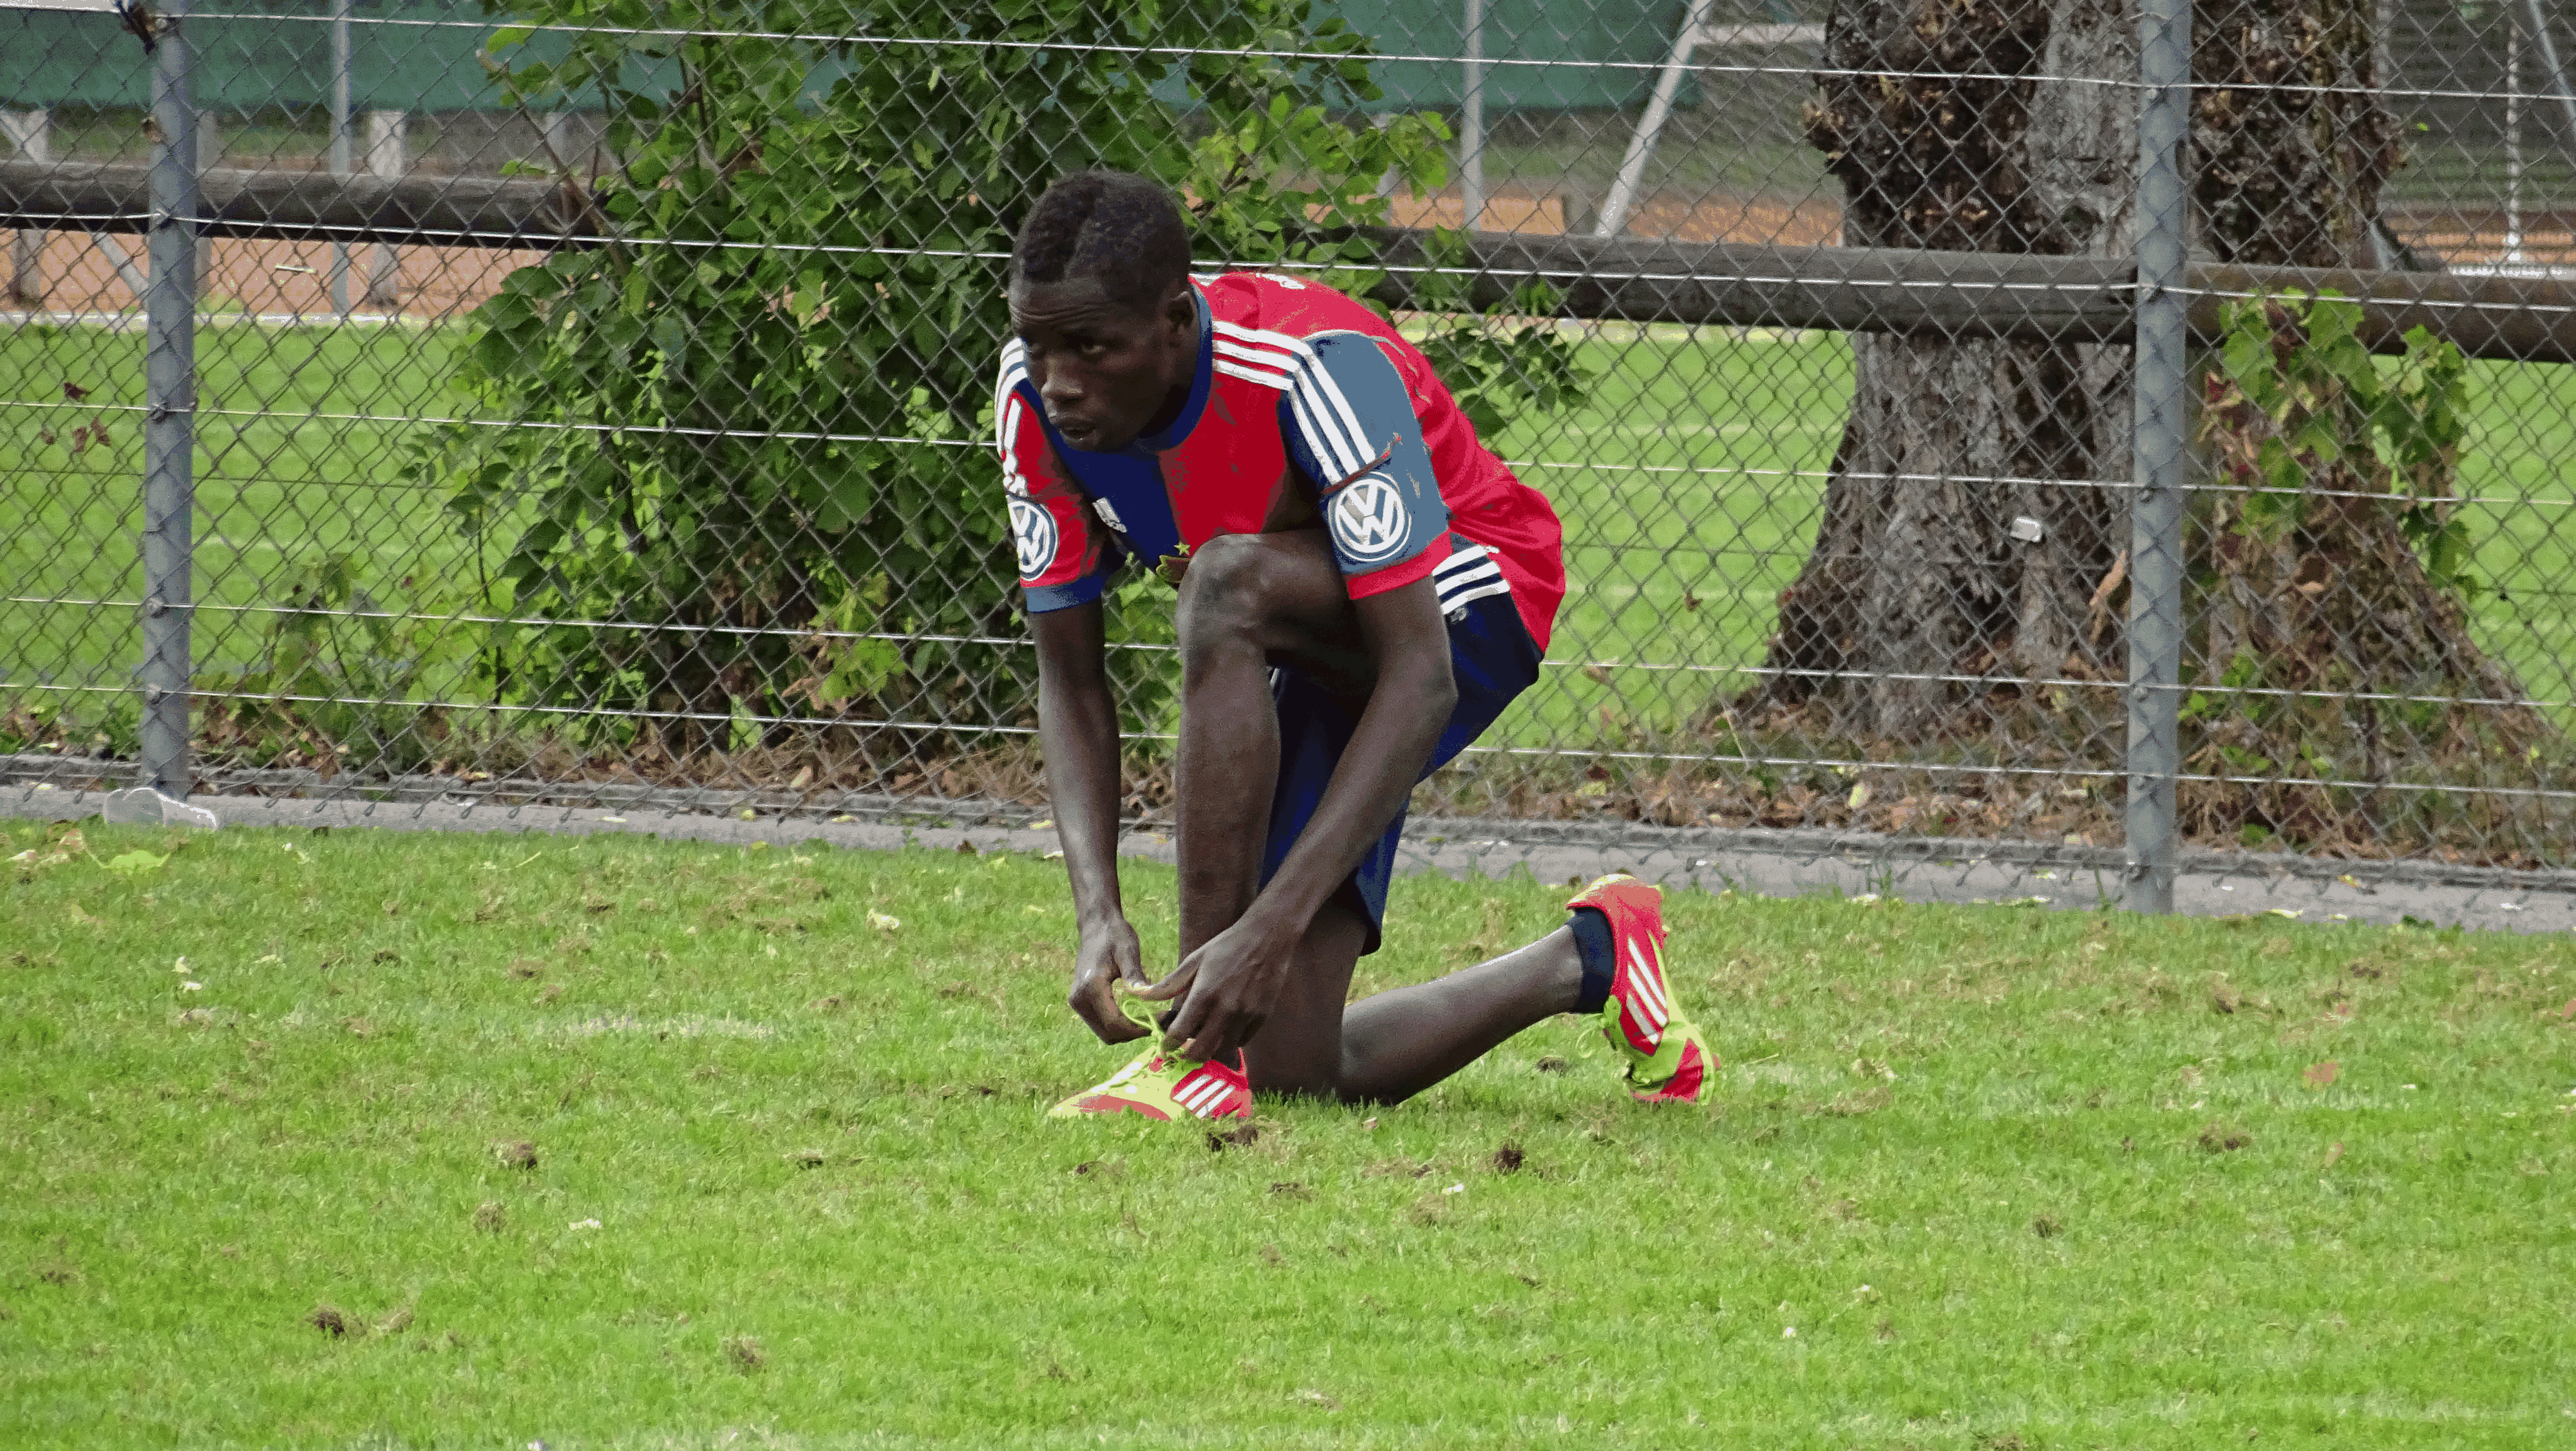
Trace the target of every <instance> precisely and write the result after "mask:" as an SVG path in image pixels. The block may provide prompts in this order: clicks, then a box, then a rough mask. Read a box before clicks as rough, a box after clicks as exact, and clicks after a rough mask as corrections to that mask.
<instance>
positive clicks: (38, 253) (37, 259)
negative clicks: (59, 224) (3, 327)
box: [0, 107, 54, 306]
mask: <svg viewBox="0 0 2576 1451" xmlns="http://www.w3.org/2000/svg"><path fill="white" fill-rule="evenodd" d="M0 129H5V130H7V131H8V133H9V137H8V139H9V142H10V144H11V145H13V146H15V147H16V148H17V150H18V154H19V155H21V156H24V157H25V158H27V159H28V160H29V161H37V162H44V161H51V160H53V159H54V127H53V115H52V113H51V112H48V111H46V110H45V109H44V108H42V107H38V108H37V109H35V110H32V111H16V112H9V111H0ZM44 271H45V233H43V232H40V231H38V230H36V229H35V228H33V227H20V228H19V229H18V230H17V231H15V232H13V233H11V234H10V238H9V300H10V301H11V302H22V303H26V304H28V305H29V306H34V305H35V304H37V303H40V302H43V301H44V300H45V277H44Z"/></svg>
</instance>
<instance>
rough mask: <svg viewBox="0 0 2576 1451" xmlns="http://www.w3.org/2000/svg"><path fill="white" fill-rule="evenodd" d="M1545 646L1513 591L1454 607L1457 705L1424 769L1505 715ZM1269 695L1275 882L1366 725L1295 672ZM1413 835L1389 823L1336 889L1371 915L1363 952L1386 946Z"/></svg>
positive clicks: (1264, 870) (1337, 895) (1269, 862)
mask: <svg viewBox="0 0 2576 1451" xmlns="http://www.w3.org/2000/svg"><path fill="white" fill-rule="evenodd" d="M1538 662H1539V649H1538V645H1537V643H1536V642H1535V641H1533V640H1531V639H1530V635H1529V627H1528V626H1526V625H1524V624H1522V623H1521V614H1520V611H1519V609H1517V608H1516V607H1514V606H1513V604H1512V597H1511V596H1510V595H1508V594H1501V593H1496V594H1489V595H1485V596H1482V597H1481V598H1477V599H1471V600H1468V601H1467V602H1466V603H1464V604H1462V605H1460V606H1458V607H1457V608H1456V609H1454V610H1452V611H1450V613H1449V671H1450V674H1451V676H1452V677H1454V678H1455V679H1456V681H1457V684H1458V704H1457V705H1456V706H1455V707H1454V708H1452V709H1451V711H1450V712H1449V724H1448V726H1447V728H1446V729H1444V730H1442V731H1441V732H1440V743H1439V744H1438V745H1436V746H1434V747H1432V750H1431V761H1430V763H1429V764H1428V765H1425V766H1424V767H1423V768H1422V774H1423V775H1425V776H1428V775H1430V774H1431V773H1432V772H1433V771H1436V770H1438V769H1439V768H1441V767H1442V766H1445V765H1447V764H1449V762H1450V761H1451V760H1453V759H1455V758H1456V757H1457V755H1458V753H1459V752H1460V751H1463V750H1465V749H1466V748H1467V747H1468V745H1469V744H1471V743H1472V742H1473V741H1474V740H1475V739H1476V737H1478V736H1480V735H1482V734H1484V732H1485V728H1486V727H1487V726H1490V725H1492V724H1493V723H1494V721H1495V718H1496V717H1498V716H1500V715H1501V714H1502V713H1503V707H1504V706H1507V705H1509V704H1511V703H1512V698H1513V697H1514V696H1517V695H1519V694H1520V693H1521V692H1522V691H1524V690H1527V689H1529V688H1530V686H1531V685H1532V684H1533V683H1535V682H1536V681H1537V680H1538ZM1270 698H1271V700H1272V701H1273V702H1274V703H1275V704H1276V705H1277V707H1278V711H1279V789H1278V791H1277V792H1276V793H1275V794H1273V795H1272V796H1271V798H1270V840H1269V842H1268V843H1267V844H1266V845H1265V846H1264V847H1263V849H1262V853H1261V881H1262V884H1263V885H1264V886H1267V885H1269V882H1270V879H1271V877H1272V876H1274V875H1276V874H1277V872H1278V871H1279V864H1280V863H1281V862H1283V861H1286V860H1287V859H1288V849H1289V848H1290V847H1292V846H1295V845H1296V844H1297V838H1298V837H1299V836H1300V835H1301V834H1303V833H1304V832H1305V830H1306V823H1307V822H1309V821H1311V820H1313V819H1314V816H1315V808H1316V807H1317V806H1319V805H1321V804H1323V800H1324V788H1325V787H1326V786H1328V785H1330V784H1331V783H1332V779H1333V768H1334V767H1336V766H1338V765H1340V764H1341V760H1342V751H1343V750H1344V748H1346V747H1348V746H1349V745H1350V743H1351V732H1352V731H1354V730H1356V729H1357V728H1358V725H1359V723H1358V722H1357V721H1354V720H1352V719H1351V717H1350V715H1349V714H1348V713H1347V712H1345V711H1344V710H1343V709H1342V708H1341V706H1339V705H1338V704H1336V703H1334V701H1333V698H1332V697H1331V696H1329V695H1326V694H1325V693H1324V692H1323V691H1322V690H1321V689H1319V688H1317V687H1316V686H1315V684H1314V683H1313V682H1311V681H1309V680H1307V679H1306V677H1304V676H1303V675H1300V674H1298V673H1297V672H1296V671H1295V670H1292V669H1288V668H1285V667H1282V668H1280V669H1277V670H1274V671H1272V672H1271V682H1270ZM1403 835H1404V813H1403V812H1402V811H1398V812H1397V813H1396V814H1395V820H1394V821H1392V822H1390V823H1388V825H1387V828H1386V835H1384V836H1382V837H1379V838H1378V841H1377V845H1375V846H1373V847H1370V848H1369V853H1368V855H1367V856H1365V857H1362V858H1360V864H1359V865H1358V866H1357V867H1355V868H1353V869H1352V871H1351V875H1350V877H1349V879H1348V880H1346V881H1344V882H1343V883H1342V885H1341V886H1340V887H1339V888H1338V889H1336V890H1335V891H1334V893H1333V898H1332V900H1334V901H1335V902H1338V903H1340V904H1341V905H1343V906H1345V907H1348V908H1350V909H1351V910H1352V911H1354V912H1357V913H1359V914H1360V916H1361V917H1362V918H1364V919H1366V920H1367V922H1368V941H1367V943H1366V944H1365V945H1363V946H1362V947H1361V948H1360V951H1361V952H1362V953H1370V952H1375V951H1377V944H1378V937H1379V931H1378V929H1379V927H1380V926H1381V925H1382V924H1383V923H1384V922H1385V920H1386V888H1387V883H1388V882H1389V881H1390V880H1391V879H1392V878H1393V877H1394V875H1395V847H1396V841H1397V839H1398V838H1400V837H1402V836H1403Z"/></svg>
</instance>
